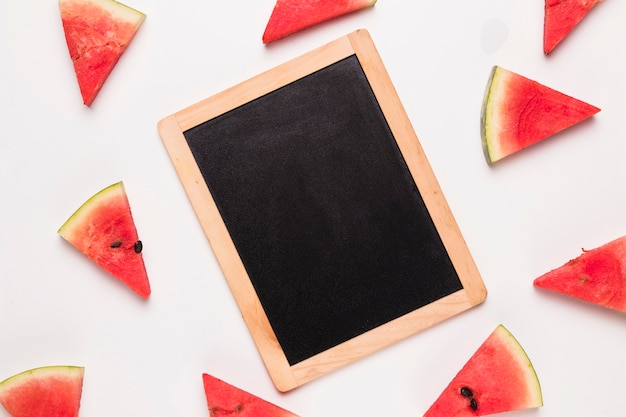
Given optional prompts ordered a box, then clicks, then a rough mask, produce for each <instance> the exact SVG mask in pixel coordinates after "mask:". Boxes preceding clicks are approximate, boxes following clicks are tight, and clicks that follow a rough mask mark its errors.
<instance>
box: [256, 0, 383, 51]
mask: <svg viewBox="0 0 626 417" xmlns="http://www.w3.org/2000/svg"><path fill="white" fill-rule="evenodd" d="M375 3H376V0H277V1H276V4H275V5H274V10H273V11H272V14H271V16H270V19H269V21H268V22H267V26H266V27H265V32H264V33H263V43H265V44H268V43H270V42H274V41H277V40H279V39H282V38H284V37H286V36H289V35H291V34H293V33H296V32H299V31H301V30H304V29H307V28H309V27H311V26H314V25H317V24H319V23H322V22H325V21H327V20H331V19H334V18H337V17H339V16H343V15H345V14H348V13H352V12H355V11H357V10H360V9H364V8H366V7H370V6H373V5H374V4H375Z"/></svg>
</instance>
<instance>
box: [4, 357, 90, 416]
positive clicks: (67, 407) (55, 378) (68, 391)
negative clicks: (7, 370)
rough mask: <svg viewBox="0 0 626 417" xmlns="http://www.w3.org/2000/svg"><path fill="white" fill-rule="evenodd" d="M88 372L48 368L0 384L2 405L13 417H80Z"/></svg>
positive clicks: (74, 368)
mask: <svg viewBox="0 0 626 417" xmlns="http://www.w3.org/2000/svg"><path fill="white" fill-rule="evenodd" d="M84 371H85V369H84V368H83V367H79V366H45V367H41V368H35V369H31V370H30V371H25V372H22V373H19V374H17V375H14V376H12V377H10V378H8V379H5V380H4V381H2V382H0V403H1V404H2V406H3V407H4V408H5V409H6V410H7V412H8V413H9V414H10V415H11V416H12V417H76V416H78V411H79V409H80V398H81V395H82V390H83V375H84Z"/></svg>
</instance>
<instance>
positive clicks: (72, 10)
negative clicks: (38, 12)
mask: <svg viewBox="0 0 626 417" xmlns="http://www.w3.org/2000/svg"><path fill="white" fill-rule="evenodd" d="M59 9H60V11H61V20H62V22H63V30H64V32H65V40H66V42H67V47H68V49H69V53H70V57H71V58H72V62H73V63H74V72H75V73H76V78H77V80H78V86H79V87H80V92H81V95H82V97H83V102H84V103H85V105H87V106H90V105H91V103H92V102H93V100H94V99H95V98H96V96H97V95H98V92H100V89H101V88H102V86H103V84H104V82H105V81H106V79H107V77H108V76H109V74H110V73H111V71H112V70H113V68H114V67H115V65H116V64H117V62H118V60H119V59H120V56H121V55H122V53H123V52H124V51H125V50H126V47H127V46H128V44H129V43H130V41H131V40H132V39H133V37H134V36H135V33H136V32H137V30H138V29H139V26H141V24H142V23H143V21H144V19H145V17H146V15H145V14H143V13H142V12H139V11H137V10H135V9H132V8H130V7H128V6H126V5H124V4H122V3H118V2H116V1H114V0H59Z"/></svg>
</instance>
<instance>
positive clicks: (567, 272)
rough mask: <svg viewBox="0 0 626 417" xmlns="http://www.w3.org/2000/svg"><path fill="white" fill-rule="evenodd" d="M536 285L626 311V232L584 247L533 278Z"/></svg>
mask: <svg viewBox="0 0 626 417" xmlns="http://www.w3.org/2000/svg"><path fill="white" fill-rule="evenodd" d="M533 284H534V285H535V286H536V287H539V288H544V289H547V290H551V291H555V292H558V293H561V294H565V295H569V296H571V297H574V298H578V299H580V300H584V301H588V302H590V303H594V304H598V305H601V306H603V307H607V308H612V309H615V310H619V311H623V312H626V236H622V237H620V238H618V239H615V240H613V241H611V242H608V243H605V244H604V245H602V246H600V247H597V248H595V249H590V250H584V249H583V253H582V254H581V255H579V256H578V257H577V258H574V259H572V260H570V261H569V262H567V263H566V264H564V265H562V266H560V267H558V268H556V269H553V270H552V271H549V272H547V273H545V274H544V275H542V276H540V277H538V278H536V279H535V280H534V281H533Z"/></svg>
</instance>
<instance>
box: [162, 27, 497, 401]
mask: <svg viewBox="0 0 626 417" xmlns="http://www.w3.org/2000/svg"><path fill="white" fill-rule="evenodd" d="M345 39H348V40H349V41H350V43H351V45H352V48H350V49H348V50H347V51H342V53H341V54H339V55H336V54H335V53H333V54H332V59H331V58H324V59H323V60H322V61H321V62H317V61H316V58H317V57H318V56H319V54H316V52H319V51H314V52H313V53H309V54H308V55H305V56H304V57H301V58H299V59H296V60H294V61H292V62H290V63H288V64H286V65H285V67H284V72H283V71H282V69H281V67H277V68H275V69H274V70H271V71H269V72H268V73H265V74H262V75H261V76H260V78H262V79H266V80H273V81H274V82H275V80H276V79H277V78H278V79H280V77H281V76H283V75H284V74H285V73H287V74H289V76H287V77H285V78H284V80H283V81H282V82H280V83H278V85H277V86H276V87H275V88H272V89H269V90H267V91H265V90H263V89H259V88H258V87H257V85H261V83H259V80H258V79H257V80H255V79H253V80H252V81H249V82H248V83H243V84H241V85H240V86H237V87H235V90H232V91H230V93H229V92H228V91H227V92H225V93H223V94H231V95H236V96H239V95H240V94H237V91H236V89H241V91H248V90H249V89H251V90H252V91H253V93H250V98H249V99H241V101H240V102H239V103H237V100H235V102H233V103H232V104H229V105H228V106H226V107H224V109H223V111H218V112H216V114H214V115H210V116H208V115H205V117H196V115H197V114H198V111H199V108H202V107H203V106H206V107H207V108H209V107H211V108H213V109H214V108H215V107H216V106H218V107H219V105H220V104H221V100H222V99H220V98H216V99H214V100H210V99H209V100H208V101H206V102H203V103H201V104H200V105H196V106H195V107H192V108H189V109H187V110H184V111H183V112H182V113H181V112H179V114H178V118H179V119H180V120H186V119H185V116H187V115H194V122H193V123H189V126H181V124H180V120H175V121H176V127H175V129H174V130H175V131H174V130H171V126H173V124H172V123H169V124H168V122H167V120H170V122H171V121H172V119H171V118H169V119H164V121H162V122H160V126H159V130H160V132H161V136H162V138H163V140H164V141H165V142H166V145H167V146H168V150H170V155H171V156H172V157H173V159H174V161H175V164H176V161H177V159H176V158H177V157H176V156H175V155H176V154H177V152H178V150H172V144H168V141H173V143H174V144H175V148H176V149H178V147H183V148H184V152H185V155H186V156H185V161H186V162H185V164H187V165H189V166H192V167H196V168H197V172H196V173H195V174H194V176H193V180H192V179H190V178H186V177H185V175H186V171H185V170H183V169H182V168H180V169H179V175H180V176H181V179H182V180H183V182H184V183H187V182H188V183H192V184H195V185H194V186H193V187H194V189H195V187H196V186H198V185H200V186H203V187H205V188H206V192H207V194H208V195H210V200H211V201H210V203H211V205H212V206H213V208H212V213H213V214H211V215H210V216H212V217H216V218H217V219H215V220H218V221H219V222H220V224H221V225H222V226H223V230H224V233H225V236H222V237H220V238H215V237H214V238H212V236H213V234H212V230H209V229H210V228H211V227H210V226H206V227H205V231H206V232H207V235H208V237H209V240H210V241H211V244H212V247H213V248H214V250H215V246H216V245H217V246H220V247H221V245H222V244H223V242H222V241H223V240H226V237H227V240H228V242H227V246H231V247H232V249H229V250H226V251H225V252H224V255H220V252H219V251H218V252H217V254H218V259H220V258H223V260H224V262H231V258H236V262H237V263H239V264H240V268H239V272H237V273H236V275H243V278H241V277H239V278H234V280H233V279H229V284H230V285H231V289H232V290H233V292H234V293H235V295H236V298H237V299H238V302H239V304H240V308H241V309H242V312H243V315H244V318H245V319H246V322H247V323H248V327H250V329H251V331H252V334H253V336H254V338H255V341H256V342H257V344H258V345H259V348H260V351H261V354H262V356H264V359H265V362H266V366H267V367H268V370H269V371H270V374H271V375H272V376H273V379H274V381H275V383H276V385H277V386H278V388H279V389H281V390H288V389H291V388H293V387H295V386H298V385H300V384H301V383H304V382H306V381H308V380H310V379H312V378H314V377H317V376H319V375H321V374H323V373H325V372H326V371H327V369H330V368H333V367H334V366H335V365H333V364H334V363H335V362H337V357H340V358H342V359H341V361H340V362H342V363H343V362H345V363H347V362H349V361H351V360H354V359H356V358H357V357H360V356H362V355H363V353H362V352H360V351H361V350H364V351H365V352H366V353H368V352H369V351H370V350H372V351H373V350H375V349H378V348H379V347H381V346H384V345H385V344H388V343H390V342H391V341H389V340H386V339H384V338H383V339H382V340H379V339H380V338H381V337H382V336H383V335H385V334H388V333H389V331H390V330H395V329H396V327H397V326H398V325H397V323H398V321H399V320H403V319H405V318H408V317H414V318H413V321H415V323H416V324H415V325H414V326H413V327H414V329H412V331H413V332H414V331H417V330H419V329H421V328H423V327H425V326H427V325H429V324H431V323H429V322H430V321H434V322H436V321H440V320H442V319H444V318H447V317H449V316H450V315H453V314H456V313H457V312H459V311H461V310H464V309H466V308H469V307H471V306H473V305H475V304H477V303H479V302H482V300H483V299H484V297H485V294H486V292H485V290H484V286H483V284H482V281H481V280H480V277H479V275H478V273H477V271H476V269H475V266H474V265H473V263H472V262H471V256H469V252H468V251H467V248H466V246H465V244H464V242H463V241H462V238H461V237H460V233H459V232H458V228H456V225H455V224H454V223H453V219H452V216H451V214H450V213H449V209H448V208H447V205H446V204H445V199H443V196H442V194H441V192H440V190H438V189H436V190H435V191H436V193H435V196H434V197H432V196H430V193H431V192H432V188H433V187H435V188H438V185H437V184H436V180H434V176H433V174H432V171H430V168H429V167H428V166H427V164H426V168H427V169H428V170H427V171H424V170H423V168H419V167H417V168H415V169H418V168H419V169H420V170H421V171H419V172H417V174H418V175H420V176H425V177H426V178H421V181H422V182H423V183H424V184H426V185H427V188H428V190H427V191H428V193H429V198H430V199H433V198H435V199H436V201H434V203H433V202H431V203H430V207H429V206H428V204H427V201H426V200H425V199H424V195H423V193H422V190H421V188H420V187H419V186H418V183H419V182H420V181H419V180H418V178H420V177H418V176H416V173H415V172H414V171H415V169H414V170H413V171H412V170H411V168H410V166H409V164H408V163H407V157H406V154H405V151H403V149H402V147H401V146H400V144H399V143H402V142H400V141H398V138H397V136H398V132H400V134H402V133H403V130H399V131H398V128H395V129H396V130H397V132H394V127H393V126H391V124H390V121H389V116H388V115H386V114H385V105H387V106H388V104H386V102H384V103H383V104H381V97H380V96H379V95H378V94H377V92H376V90H375V88H374V87H373V86H376V85H378V84H377V83H380V78H381V77H382V78H384V77H386V73H381V71H380V68H379V67H376V70H375V71H373V72H372V74H375V76H376V78H374V79H372V78H370V77H368V73H367V68H368V67H367V65H370V64H369V62H371V61H372V56H374V57H377V55H376V54H374V53H375V49H373V46H372V45H371V39H370V38H369V35H368V34H367V32H365V31H358V32H355V33H354V34H351V35H348V36H347V37H346V38H345ZM335 43H340V44H342V45H343V43H344V42H343V40H338V41H336V42H335ZM355 44H357V45H358V46H357V47H356V48H355V47H354V45H355ZM363 45H366V46H367V45H369V46H368V47H367V48H364V47H363ZM324 48H325V49H328V48H329V46H326V47H324ZM324 48H323V49H322V50H325V49H324ZM359 48H361V49H359ZM331 49H332V48H331ZM365 50H366V52H367V54H366V55H363V54H365V52H364V51H365ZM311 62H315V65H311ZM364 63H365V64H364ZM298 65H299V66H300V67H304V70H302V71H301V74H300V73H299V75H297V76H294V75H291V71H292V70H291V68H293V67H294V66H295V67H298ZM378 66H381V64H380V63H379V64H378ZM389 85H390V84H389ZM378 88H379V89H381V88H385V89H388V88H389V86H387V85H386V83H382V84H381V85H378ZM384 94H385V95H386V96H388V95H390V94H391V95H393V96H394V97H395V92H393V90H391V92H390V91H385V92H384ZM385 100H387V101H389V99H388V98H385ZM396 105H399V101H398V102H396ZM400 110H402V109H401V107H395V108H393V109H392V113H391V114H392V116H391V117H392V124H393V123H395V124H398V123H402V124H404V123H406V121H405V120H402V121H401V122H398V121H397V120H396V119H397V118H398V117H399V116H398V115H397V113H398V112H400ZM388 113H389V110H388ZM401 114H403V113H401ZM174 117H176V116H174ZM403 117H405V115H404V116H403ZM168 126H169V127H168ZM404 129H406V128H404ZM409 130H410V131H411V132H412V130H411V129H409ZM413 135H414V133H413ZM409 140H414V141H415V142H416V143H413V144H412V146H418V142H417V138H416V137H414V138H409ZM416 149H417V148H416ZM418 150H419V149H418ZM178 161H180V159H178ZM425 163H426V162H425V157H424V160H423V161H422V162H421V164H425ZM185 169H186V168H185ZM198 177H200V178H201V179H202V181H201V182H199V181H198ZM187 188H188V190H187V191H188V193H189V195H190V198H191V199H192V203H193V202H194V200H195V201H196V203H195V206H196V207H197V205H198V204H204V203H200V200H202V199H203V198H196V197H195V194H194V193H195V191H194V189H189V187H187ZM196 211H197V212H198V209H196ZM433 212H434V213H435V216H433ZM199 216H202V214H200V213H199ZM441 216H444V217H446V222H447V224H446V225H445V227H450V224H452V225H453V233H452V234H450V233H449V232H448V231H445V230H443V231H442V229H441V227H438V224H437V223H438V222H437V218H438V217H441ZM450 222H452V223H450ZM439 223H441V222H439ZM450 247H454V248H455V249H454V250H455V251H456V252H458V253H454V254H452V255H451V253H450ZM459 248H460V249H459ZM455 259H456V261H455ZM221 264H222V262H221ZM459 265H461V268H459ZM468 265H469V266H470V267H469V268H468ZM222 267H223V269H224V271H225V275H226V277H227V278H229V275H232V274H231V273H230V272H229V270H230V269H229V268H228V267H226V268H224V266H223V264H222ZM242 279H243V280H244V281H245V282H246V284H247V286H246V289H243V290H242V289H241V288H240V286H239V284H238V282H240V281H241V280H242ZM468 284H470V286H473V287H474V289H473V290H472V292H471V293H470V292H469V291H467V290H466V287H467V286H468ZM239 291H243V293H246V294H250V293H251V294H253V296H254V299H255V304H257V306H256V307H254V308H253V309H252V311H253V312H250V311H248V307H247V303H246V302H244V301H242V299H243V298H245V297H237V293H238V292H239ZM458 294H463V296H464V298H465V302H464V303H463V304H461V306H460V307H459V304H458V302H457V301H454V302H453V303H451V304H453V305H454V308H450V309H447V310H446V312H445V313H444V314H443V315H441V317H438V316H437V317H435V318H433V313H429V312H428V310H424V309H426V308H428V307H433V306H436V305H437V303H438V302H440V301H442V300H446V299H447V298H450V297H453V298H454V297H455V296H457V295H458ZM468 295H470V296H468ZM259 306H260V307H261V310H262V313H261V315H262V316H263V317H262V318H263V320H262V321H263V322H264V323H265V324H261V325H260V329H257V328H256V326H257V324H255V323H256V321H257V320H256V319H254V318H253V316H255V315H257V314H259V313H258V312H257V311H256V310H258V307H259ZM420 311H423V314H420V313H419V312H420ZM416 312H418V313H416ZM425 322H426V323H425ZM399 330H400V331H401V332H403V333H404V332H406V331H407V330H406V329H405V328H404V327H401V329H399ZM377 332H379V333H380V334H379V335H377ZM267 333H270V334H271V335H270V339H272V340H271V341H270V343H269V345H271V346H277V350H278V352H279V355H278V357H279V360H278V361H276V359H275V356H276V353H275V352H274V353H270V354H268V355H263V354H264V349H265V347H264V346H265V345H266V344H267V343H265V342H263V341H261V342H259V340H258V339H259V338H260V337H262V338H265V337H266V334H267ZM364 335H369V336H368V337H367V338H364V337H363V336H364ZM394 337H395V336H394ZM359 339H363V343H362V344H360V343H358V342H355V341H358V340H359ZM367 339H373V340H374V341H375V342H374V347H373V348H369V347H368V346H369V344H370V343H372V342H367V343H366V340H367ZM353 345H354V346H353ZM359 345H361V346H359ZM335 350H336V352H335ZM351 351H352V352H354V353H351ZM353 355H354V356H353ZM344 356H345V358H344ZM277 362H278V364H277ZM275 367H277V368H278V369H279V370H278V371H275V370H274V368H275ZM316 368H319V369H318V370H316ZM298 369H300V370H301V371H300V372H299V371H298ZM285 370H289V371H288V372H285ZM285 374H287V375H288V377H285V376H284V375H285Z"/></svg>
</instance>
